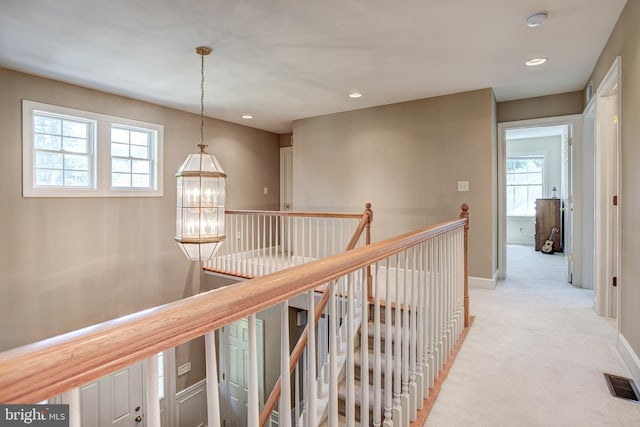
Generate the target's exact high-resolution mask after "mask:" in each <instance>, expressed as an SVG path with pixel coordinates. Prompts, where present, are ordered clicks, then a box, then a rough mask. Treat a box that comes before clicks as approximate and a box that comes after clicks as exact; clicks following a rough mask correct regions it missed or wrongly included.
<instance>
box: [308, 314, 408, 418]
mask: <svg viewBox="0 0 640 427" xmlns="http://www.w3.org/2000/svg"><path fill="white" fill-rule="evenodd" d="M381 312H382V316H381V318H380V319H381V322H380V323H381V326H382V327H381V330H380V348H381V349H384V348H385V343H386V336H385V329H384V320H385V319H384V308H383V309H382V310H381ZM394 312H395V310H394V309H391V314H392V316H391V317H392V319H393V317H394V315H393V313H394ZM400 312H402V310H400ZM373 315H374V307H373V305H371V304H370V306H369V318H370V319H372V318H373ZM391 324H392V325H394V324H395V323H394V322H393V320H392V323H391ZM374 329H375V324H374V322H373V320H369V321H368V322H367V328H366V330H367V339H366V343H367V346H366V348H365V349H363V348H362V346H361V342H363V341H364V340H362V328H359V329H358V331H357V333H356V336H355V337H354V346H355V350H354V363H353V370H354V372H353V373H354V382H353V384H354V387H353V390H354V408H355V414H354V415H355V420H356V423H355V425H356V426H360V425H361V421H362V420H361V418H362V417H361V414H362V409H361V408H362V406H363V405H367V407H368V424H369V425H373V422H374V414H373V411H374V406H375V405H374V395H375V393H374V387H375V385H374V382H375V379H374V365H375V350H376V349H375V334H374ZM390 343H391V348H392V350H391V354H392V357H391V360H392V361H394V358H393V351H394V350H393V345H394V343H395V330H394V329H392V330H391V339H390ZM363 350H364V351H366V357H364V358H363V356H364V355H363ZM379 357H380V360H381V363H380V376H379V381H380V388H381V393H380V404H379V407H380V411H379V420H384V407H385V389H384V384H385V378H386V364H385V363H384V362H385V359H386V357H385V353H384V352H382V353H380V355H379ZM363 360H364V361H365V363H366V364H367V366H366V368H364V367H363V366H364V365H363ZM392 366H393V364H392ZM346 369H349V366H348V365H347V366H345V370H346ZM365 370H366V371H365ZM343 374H344V373H343ZM390 375H391V379H392V380H393V368H392V370H391V372H390ZM341 377H342V380H341V381H340V383H339V385H338V420H339V424H340V426H346V425H347V407H348V404H347V390H348V384H347V375H342V376H341ZM363 379H364V380H365V381H367V384H368V387H367V390H368V391H366V392H365V394H366V398H367V399H368V400H367V401H366V402H363V393H362V391H363V390H362V384H363V383H362V380H363ZM324 415H325V417H324V419H323V420H322V422H321V423H320V426H323V427H324V426H329V422H328V419H327V418H326V412H325V414H324Z"/></svg>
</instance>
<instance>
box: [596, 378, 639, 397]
mask: <svg viewBox="0 0 640 427" xmlns="http://www.w3.org/2000/svg"><path fill="white" fill-rule="evenodd" d="M604 378H605V379H606V380H607V385H608V386H609V391H610V392H611V395H612V396H614V397H619V398H620V399H626V400H631V401H633V402H638V401H640V399H639V397H640V393H638V388H637V387H636V384H635V383H634V382H633V380H631V379H629V378H625V377H619V376H617V375H611V374H604Z"/></svg>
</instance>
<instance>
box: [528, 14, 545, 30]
mask: <svg viewBox="0 0 640 427" xmlns="http://www.w3.org/2000/svg"><path fill="white" fill-rule="evenodd" d="M548 16H549V15H548V14H547V12H536V13H533V14H531V15H529V16H527V27H530V28H535V27H539V26H541V25H544V23H545V22H546V21H547V17H548Z"/></svg>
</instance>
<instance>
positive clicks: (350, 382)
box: [346, 273, 356, 427]
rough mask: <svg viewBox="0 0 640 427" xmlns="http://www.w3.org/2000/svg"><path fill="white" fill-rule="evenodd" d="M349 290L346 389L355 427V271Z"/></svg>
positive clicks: (350, 421)
mask: <svg viewBox="0 0 640 427" xmlns="http://www.w3.org/2000/svg"><path fill="white" fill-rule="evenodd" d="M347 277H348V278H347V283H348V290H347V333H346V339H347V362H346V363H347V378H346V389H347V402H346V405H347V408H346V409H347V410H346V416H347V426H348V427H353V426H355V423H356V399H355V397H356V396H355V394H356V391H355V373H354V367H355V366H354V363H355V358H354V355H353V353H354V346H353V339H354V335H355V324H354V314H355V305H354V295H355V288H354V283H353V282H354V278H353V273H351V274H349V275H348V276H347Z"/></svg>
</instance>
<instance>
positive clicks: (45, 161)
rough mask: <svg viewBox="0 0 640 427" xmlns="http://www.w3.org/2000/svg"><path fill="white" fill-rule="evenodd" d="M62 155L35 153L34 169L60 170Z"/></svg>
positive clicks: (45, 152) (43, 152) (44, 152)
mask: <svg viewBox="0 0 640 427" xmlns="http://www.w3.org/2000/svg"><path fill="white" fill-rule="evenodd" d="M62 164H63V157H62V153H50V152H47V151H37V152H36V168H38V169H40V168H48V169H62Z"/></svg>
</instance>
